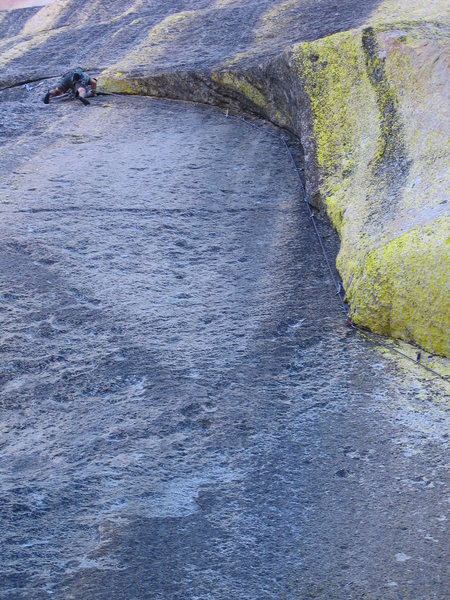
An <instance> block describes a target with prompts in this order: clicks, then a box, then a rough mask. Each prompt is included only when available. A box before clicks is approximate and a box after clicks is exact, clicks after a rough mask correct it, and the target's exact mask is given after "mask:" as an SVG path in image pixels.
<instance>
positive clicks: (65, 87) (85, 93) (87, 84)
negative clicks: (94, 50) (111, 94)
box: [42, 67, 97, 106]
mask: <svg viewBox="0 0 450 600" xmlns="http://www.w3.org/2000/svg"><path fill="white" fill-rule="evenodd" d="M69 90H72V91H73V93H74V94H75V98H78V100H80V101H81V102H82V103H83V104H84V106H87V105H88V104H89V100H87V98H90V97H91V96H95V93H96V90H97V80H96V79H95V77H91V76H90V75H88V74H87V73H85V72H84V71H83V69H82V68H81V67H77V68H76V69H75V71H69V72H68V73H66V74H65V75H64V76H63V78H62V79H61V81H60V82H59V83H58V85H57V86H56V87H55V88H53V89H51V90H48V92H47V93H46V94H45V96H44V97H43V98H42V101H43V102H44V104H48V103H49V102H50V98H54V97H55V96H60V95H61V94H65V93H66V92H68V91H69Z"/></svg>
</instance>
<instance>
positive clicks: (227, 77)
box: [211, 73, 267, 109]
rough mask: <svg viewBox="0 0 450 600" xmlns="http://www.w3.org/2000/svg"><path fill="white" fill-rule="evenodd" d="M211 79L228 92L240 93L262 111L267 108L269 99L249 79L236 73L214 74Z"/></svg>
mask: <svg viewBox="0 0 450 600" xmlns="http://www.w3.org/2000/svg"><path fill="white" fill-rule="evenodd" d="M211 79H212V81H214V83H216V84H217V85H218V86H220V87H223V88H225V89H226V90H233V91H234V92H238V93H239V94H241V95H242V96H243V97H244V98H246V99H247V100H250V102H251V103H252V104H254V105H255V106H258V107H259V108H262V109H265V108H267V98H266V96H265V95H264V92H263V90H262V89H261V88H259V87H258V86H257V84H255V83H253V82H252V81H250V79H249V78H247V77H244V76H242V75H237V74H234V73H213V74H212V75H211Z"/></svg>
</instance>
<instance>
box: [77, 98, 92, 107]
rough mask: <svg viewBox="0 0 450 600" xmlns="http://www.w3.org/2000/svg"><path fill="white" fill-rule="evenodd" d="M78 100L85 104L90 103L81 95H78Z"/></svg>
mask: <svg viewBox="0 0 450 600" xmlns="http://www.w3.org/2000/svg"><path fill="white" fill-rule="evenodd" d="M78 100H79V101H80V102H82V103H83V104H84V105H85V106H89V104H90V102H89V100H86V98H82V97H81V96H78Z"/></svg>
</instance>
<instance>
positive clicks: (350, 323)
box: [227, 111, 448, 381]
mask: <svg viewBox="0 0 450 600" xmlns="http://www.w3.org/2000/svg"><path fill="white" fill-rule="evenodd" d="M227 117H228V111H227ZM239 119H240V120H241V121H243V122H244V123H246V124H247V125H250V126H252V127H254V128H256V129H262V127H261V126H260V125H256V124H255V123H252V122H251V121H249V120H247V119H245V118H244V117H239ZM264 131H265V133H268V134H269V135H271V136H272V137H274V138H277V139H278V140H280V139H281V141H282V142H283V144H284V146H285V148H286V151H287V153H288V155H289V157H290V159H291V161H292V164H293V166H294V170H295V172H296V174H297V178H298V181H299V183H300V190H301V195H302V198H303V201H304V204H305V205H306V208H307V210H308V214H309V220H310V221H311V223H312V226H313V228H314V231H315V233H316V236H317V239H318V241H319V245H320V248H321V251H322V255H323V257H324V260H325V263H326V265H327V267H328V270H329V272H330V275H331V278H332V280H333V284H334V287H335V288H336V296H339V301H340V304H341V308H342V309H343V311H344V312H345V314H346V316H347V325H348V326H349V327H351V328H352V329H354V330H355V331H358V332H359V333H360V334H361V335H362V336H364V337H365V338H366V339H367V340H369V341H370V342H372V343H373V344H378V345H379V346H383V347H384V348H386V349H387V350H388V351H389V352H394V353H395V354H398V355H399V356H401V357H402V358H406V359H407V360H409V361H410V362H412V363H414V364H415V365H419V366H420V367H422V369H425V370H426V371H428V372H429V373H432V374H433V375H435V376H436V377H438V378H440V379H442V380H443V381H448V375H441V374H440V373H438V372H437V371H435V370H434V369H432V368H431V367H428V366H427V365H424V364H423V363H421V362H420V351H419V352H418V353H417V359H416V360H414V358H411V356H408V355H407V354H405V353H404V352H402V351H401V350H398V348H393V347H392V346H391V345H390V344H388V343H387V342H385V341H383V340H381V339H379V337H378V336H376V335H375V334H371V333H370V332H368V331H366V330H365V329H362V328H361V327H358V325H355V324H354V323H353V321H352V320H351V318H350V317H349V315H348V308H347V304H346V303H345V296H344V294H343V287H342V284H341V282H340V281H338V279H337V277H336V275H335V273H334V270H333V268H332V266H331V262H330V260H329V258H328V254H327V251H326V249H325V246H324V244H323V241H322V236H321V235H320V232H319V229H318V227H317V223H316V218H315V216H314V213H313V211H312V209H311V206H310V204H309V203H308V201H307V197H306V189H305V184H304V183H303V178H302V175H301V173H300V169H299V167H298V165H297V163H296V161H295V158H294V155H293V153H292V150H291V149H290V147H289V145H288V143H287V141H286V138H285V137H284V135H281V136H280V135H277V134H275V133H272V132H271V131H267V129H264Z"/></svg>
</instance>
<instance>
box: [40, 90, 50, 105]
mask: <svg viewBox="0 0 450 600" xmlns="http://www.w3.org/2000/svg"><path fill="white" fill-rule="evenodd" d="M42 102H43V103H44V104H48V103H49V102H50V92H47V93H46V94H45V96H44V97H43V98H42Z"/></svg>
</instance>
